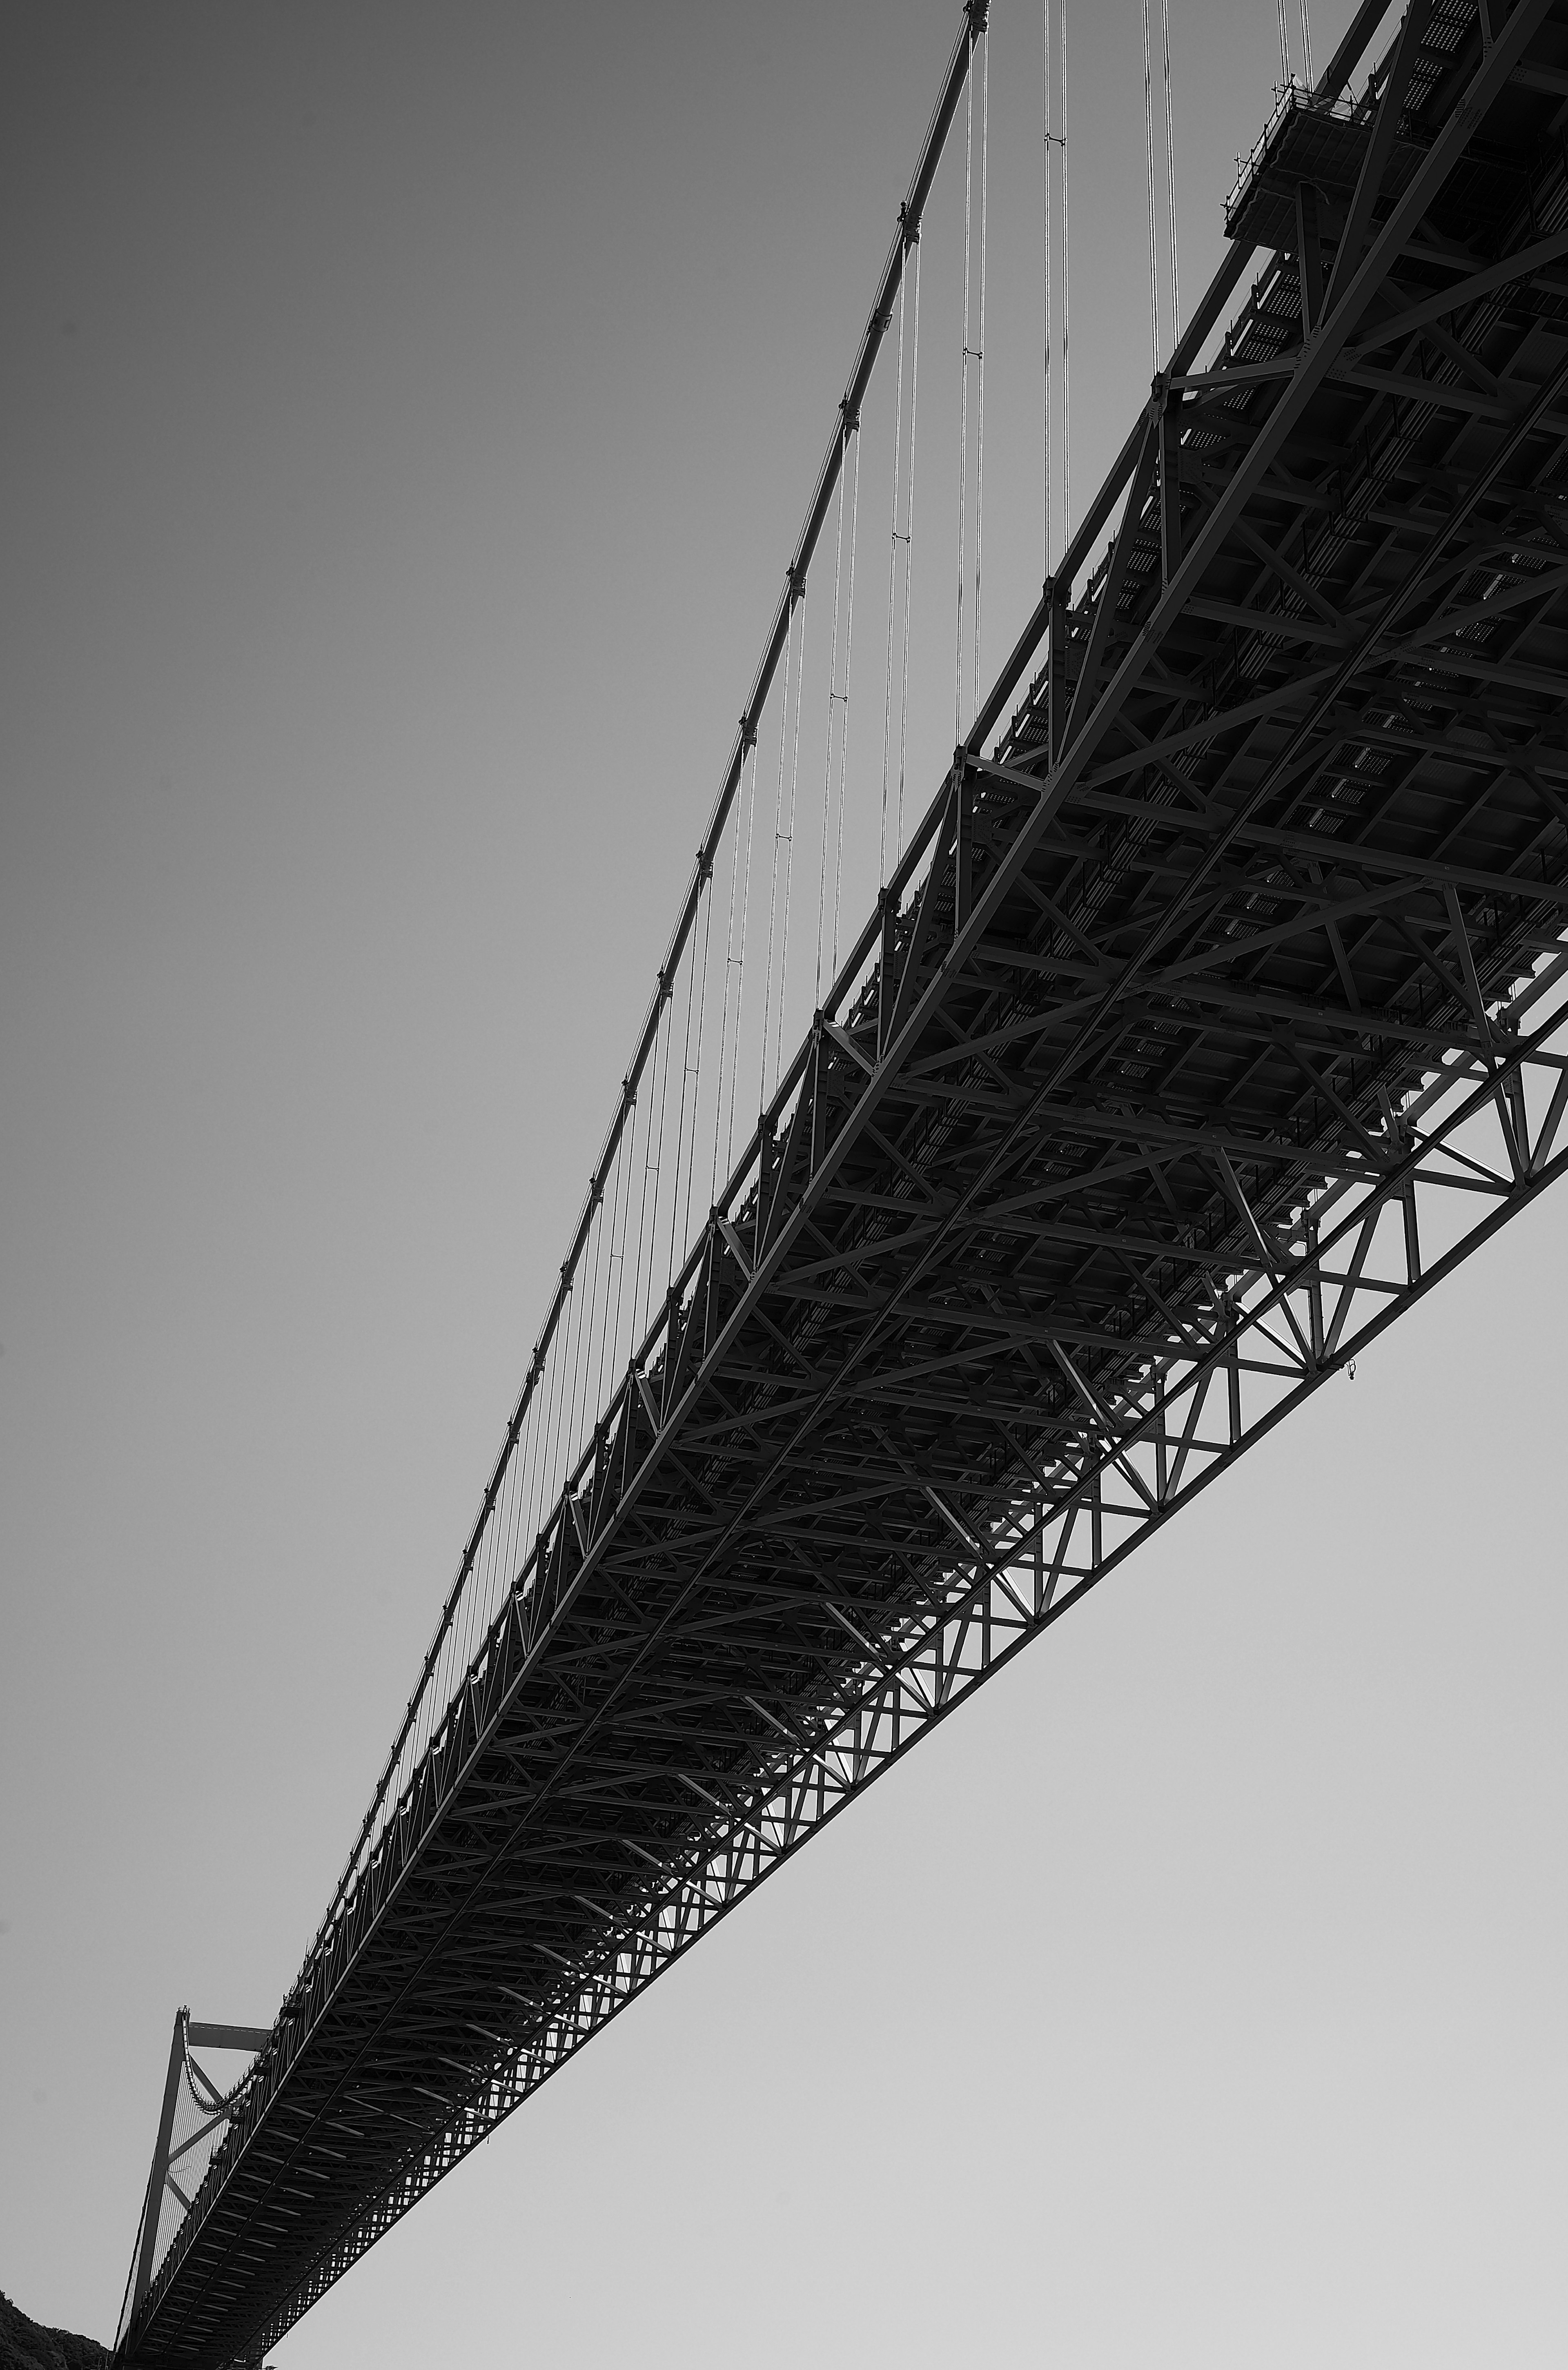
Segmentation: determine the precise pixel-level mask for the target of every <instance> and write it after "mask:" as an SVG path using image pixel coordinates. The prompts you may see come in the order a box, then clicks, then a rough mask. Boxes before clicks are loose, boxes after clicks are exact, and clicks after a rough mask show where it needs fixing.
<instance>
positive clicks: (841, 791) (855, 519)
mask: <svg viewBox="0 0 1568 2370" xmlns="http://www.w3.org/2000/svg"><path fill="white" fill-rule="evenodd" d="M859 523H860V430H859V423H857V425H856V429H855V483H854V487H853V489H852V490H851V492H850V496H849V598H848V602H847V607H846V611H845V618H844V696H843V700H842V702H841V704H840V707H839V711H838V843H837V846H836V849H835V851H834V857H833V960H832V961H831V963H830V964H829V966H828V968H829V972H830V973H831V975H832V977H833V978H835V979H836V978H837V976H838V904H839V897H840V894H841V892H842V890H843V885H844V798H845V792H846V789H847V785H848V773H849V661H850V657H851V654H852V652H853V650H854V644H855V542H856V534H857V530H858V528H859Z"/></svg>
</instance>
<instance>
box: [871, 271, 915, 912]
mask: <svg viewBox="0 0 1568 2370" xmlns="http://www.w3.org/2000/svg"><path fill="white" fill-rule="evenodd" d="M908 286H909V275H908V273H907V272H905V274H904V275H903V276H902V277H901V278H900V280H899V283H898V380H897V385H896V387H895V390H894V409H893V517H892V523H891V525H890V527H889V529H888V539H887V673H886V677H885V679H884V682H883V685H882V846H881V850H880V853H879V856H878V871H877V883H878V886H879V887H881V886H882V885H883V884H884V883H885V882H886V880H887V786H888V762H889V757H890V754H891V752H892V748H893V626H894V615H895V609H896V603H895V598H894V595H895V592H896V589H897V581H898V491H899V478H900V472H901V470H902V468H903V466H904V299H905V293H907V290H908Z"/></svg>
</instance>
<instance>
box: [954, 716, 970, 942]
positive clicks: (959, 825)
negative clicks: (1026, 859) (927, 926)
mask: <svg viewBox="0 0 1568 2370" xmlns="http://www.w3.org/2000/svg"><path fill="white" fill-rule="evenodd" d="M973 802H974V790H973V788H972V787H971V785H970V779H969V768H968V765H966V763H965V752H964V751H963V749H962V748H959V749H955V750H954V751H953V753H952V934H953V937H954V938H957V936H958V934H959V932H960V931H961V930H962V929H963V926H964V924H965V922H967V921H968V919H969V908H970V906H971V904H972V903H973V902H974V815H973V812H972V807H973Z"/></svg>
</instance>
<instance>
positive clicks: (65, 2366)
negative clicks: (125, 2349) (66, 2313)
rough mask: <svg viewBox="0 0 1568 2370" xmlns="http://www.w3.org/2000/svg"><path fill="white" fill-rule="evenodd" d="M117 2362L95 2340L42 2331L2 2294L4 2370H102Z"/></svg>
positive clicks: (0, 2360)
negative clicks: (112, 2361)
mask: <svg viewBox="0 0 1568 2370" xmlns="http://www.w3.org/2000/svg"><path fill="white" fill-rule="evenodd" d="M112 2359H113V2356H112V2355H111V2354H110V2351H109V2348H108V2347H107V2346H105V2345H100V2344H99V2343H98V2340H97V2338H95V2337H75V2336H73V2334H72V2332H71V2331H70V2330H68V2329H40V2327H39V2325H38V2323H37V2321H36V2320H29V2318H28V2317H27V2314H26V2313H25V2312H18V2311H17V2307H16V2306H15V2305H14V2304H13V2303H12V2302H11V2300H10V2298H9V2296H6V2295H0V2370H99V2365H100V2364H102V2365H104V2370H107V2365H108V2364H109V2363H110V2361H111V2360H112Z"/></svg>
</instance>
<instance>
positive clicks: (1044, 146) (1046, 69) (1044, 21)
mask: <svg viewBox="0 0 1568 2370" xmlns="http://www.w3.org/2000/svg"><path fill="white" fill-rule="evenodd" d="M1040 121H1041V122H1042V124H1043V126H1044V132H1043V138H1042V140H1041V144H1040V147H1041V155H1042V156H1043V160H1044V161H1043V170H1042V175H1041V179H1042V184H1043V190H1042V201H1041V213H1042V217H1043V229H1044V239H1043V247H1044V270H1043V295H1044V307H1043V309H1044V316H1045V344H1044V357H1045V369H1044V381H1045V383H1044V387H1043V415H1044V417H1043V429H1044V436H1045V468H1044V473H1043V474H1044V481H1045V491H1044V500H1043V504H1042V520H1041V533H1042V536H1043V542H1044V546H1045V565H1044V571H1043V572H1044V574H1045V575H1046V576H1049V575H1050V573H1051V458H1052V455H1051V0H1041V6H1040Z"/></svg>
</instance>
